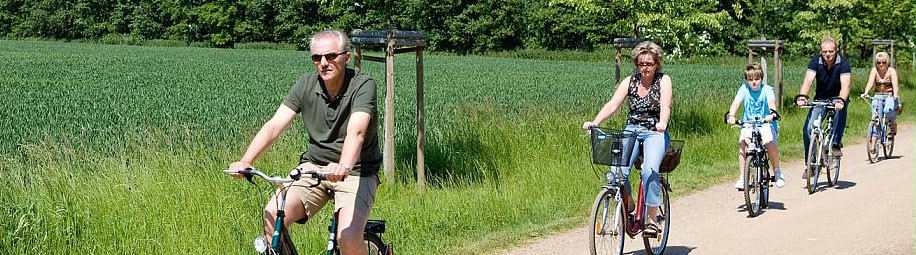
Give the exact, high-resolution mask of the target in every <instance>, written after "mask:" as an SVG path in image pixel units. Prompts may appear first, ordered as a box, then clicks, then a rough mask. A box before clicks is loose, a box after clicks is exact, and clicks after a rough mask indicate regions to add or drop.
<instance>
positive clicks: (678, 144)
mask: <svg viewBox="0 0 916 255" xmlns="http://www.w3.org/2000/svg"><path fill="white" fill-rule="evenodd" d="M683 151H684V141H682V140H671V142H670V143H669V144H668V151H666V152H665V157H664V158H662V164H661V166H659V167H658V172H659V173H663V174H664V173H670V172H673V171H674V169H675V168H677V166H678V165H679V164H680V163H681V152H683ZM635 165H636V168H639V169H642V154H639V157H636V162H635Z"/></svg>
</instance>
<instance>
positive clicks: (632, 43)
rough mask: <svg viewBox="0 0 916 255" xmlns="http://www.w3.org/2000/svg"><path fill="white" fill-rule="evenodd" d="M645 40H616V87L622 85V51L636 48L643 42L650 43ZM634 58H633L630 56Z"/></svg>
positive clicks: (627, 38) (626, 38)
mask: <svg viewBox="0 0 916 255" xmlns="http://www.w3.org/2000/svg"><path fill="white" fill-rule="evenodd" d="M648 40H649V39H645V38H629V37H625V38H614V48H616V49H617V55H616V56H614V86H617V84H620V49H632V48H636V45H638V44H639V43H641V42H644V41H648ZM630 57H633V56H630Z"/></svg>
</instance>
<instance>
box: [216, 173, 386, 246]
mask: <svg viewBox="0 0 916 255" xmlns="http://www.w3.org/2000/svg"><path fill="white" fill-rule="evenodd" d="M223 172H224V173H227V174H241V175H243V176H245V178H246V179H247V180H248V182H251V183H252V184H254V182H253V181H252V180H251V178H252V177H253V176H258V177H261V178H262V179H264V180H265V181H267V182H270V183H273V184H275V185H277V186H279V187H281V190H280V192H277V195H278V196H280V197H279V200H278V203H279V206H278V207H277V220H276V222H275V223H274V231H273V233H272V235H271V242H270V243H268V242H267V240H266V239H265V238H264V236H258V237H257V238H255V240H254V247H255V250H256V251H257V252H258V253H259V254H280V255H297V254H298V253H299V252H298V251H297V250H296V246H295V245H294V244H293V242H292V239H291V238H290V235H289V231H288V230H287V228H286V227H285V226H284V224H283V219H284V217H285V216H286V215H285V213H284V210H283V208H284V207H285V205H286V192H287V191H288V188H289V186H286V185H284V184H287V183H292V182H294V181H297V180H299V179H300V178H312V179H314V180H315V181H316V182H315V184H312V185H311V186H309V187H310V188H314V187H317V186H318V185H320V184H321V181H326V180H327V176H328V175H329V174H330V173H327V172H317V171H302V170H300V169H298V168H297V169H293V170H292V171H291V172H290V174H289V178H286V177H281V176H274V177H271V176H268V175H267V174H264V173H263V172H261V171H258V170H257V169H245V170H223ZM327 192H328V195H329V197H331V198H332V199H333V197H334V194H333V191H331V190H328V191H327ZM332 214H333V215H332V217H331V224H330V225H329V226H328V233H329V237H328V245H327V249H326V254H327V255H339V254H340V248H339V247H338V246H337V213H336V212H333V213H332ZM382 233H385V221H384V220H369V221H367V222H366V227H365V229H364V230H363V242H364V243H365V245H366V250H367V251H369V253H368V254H370V255H393V247H392V245H391V244H386V243H385V242H384V241H382Z"/></svg>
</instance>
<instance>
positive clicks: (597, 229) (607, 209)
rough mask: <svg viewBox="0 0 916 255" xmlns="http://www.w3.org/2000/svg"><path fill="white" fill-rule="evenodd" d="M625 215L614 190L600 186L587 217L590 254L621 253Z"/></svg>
mask: <svg viewBox="0 0 916 255" xmlns="http://www.w3.org/2000/svg"><path fill="white" fill-rule="evenodd" d="M626 217H627V214H626V213H624V209H623V204H622V203H620V201H618V200H617V198H616V197H615V190H612V189H607V188H602V189H601V192H598V196H596V197H595V203H594V204H593V205H592V212H591V216H590V217H589V218H590V219H591V220H590V221H589V222H590V223H591V224H590V225H589V226H590V227H589V228H588V245H589V251H591V254H592V255H604V254H617V255H620V254H623V241H624V239H623V237H624V236H625V235H626V232H625V230H624V227H625V225H624V222H626Z"/></svg>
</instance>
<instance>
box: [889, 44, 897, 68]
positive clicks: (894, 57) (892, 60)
mask: <svg viewBox="0 0 916 255" xmlns="http://www.w3.org/2000/svg"><path fill="white" fill-rule="evenodd" d="M896 56H897V55H895V54H894V44H891V59H890V60H891V63H890V64H891V67H893V68H894V69H897V60H896Z"/></svg>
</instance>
